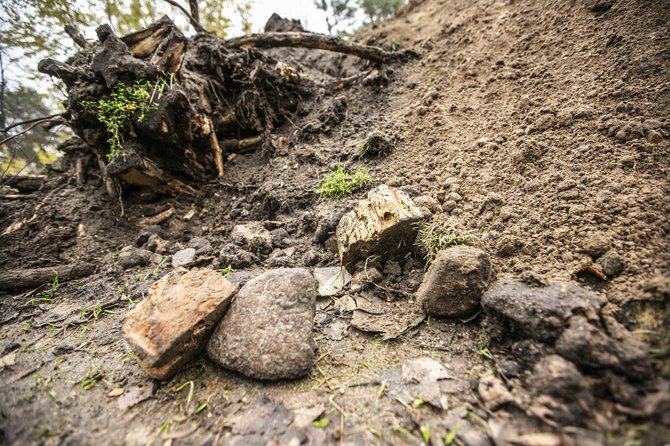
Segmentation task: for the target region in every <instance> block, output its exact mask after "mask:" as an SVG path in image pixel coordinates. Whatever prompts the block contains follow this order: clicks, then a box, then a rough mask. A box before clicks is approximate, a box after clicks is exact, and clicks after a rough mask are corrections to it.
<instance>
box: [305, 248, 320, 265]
mask: <svg viewBox="0 0 670 446" xmlns="http://www.w3.org/2000/svg"><path fill="white" fill-rule="evenodd" d="M320 261H321V255H320V254H319V253H318V252H317V251H314V250H313V249H310V250H309V251H307V252H306V253H305V255H303V256H302V263H303V264H304V265H305V266H314V265H316V264H317V263H319V262H320Z"/></svg>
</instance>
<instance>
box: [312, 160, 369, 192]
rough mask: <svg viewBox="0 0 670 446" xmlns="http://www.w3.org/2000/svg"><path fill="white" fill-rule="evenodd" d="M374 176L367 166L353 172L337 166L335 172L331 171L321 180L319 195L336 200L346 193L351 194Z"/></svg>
mask: <svg viewBox="0 0 670 446" xmlns="http://www.w3.org/2000/svg"><path fill="white" fill-rule="evenodd" d="M373 181H374V178H372V176H371V175H370V172H368V169H367V168H365V167H364V168H362V169H359V170H357V171H356V172H354V173H349V172H347V171H345V170H344V167H342V166H338V167H337V169H336V170H335V172H331V173H330V174H328V176H327V177H326V178H325V179H324V180H323V181H322V182H321V187H320V188H319V196H320V197H322V198H330V199H333V200H336V199H338V198H342V197H344V196H347V195H351V194H352V193H354V192H355V191H356V190H358V189H360V188H361V187H363V186H365V185H366V184H368V183H372V182H373Z"/></svg>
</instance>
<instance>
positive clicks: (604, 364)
mask: <svg viewBox="0 0 670 446" xmlns="http://www.w3.org/2000/svg"><path fill="white" fill-rule="evenodd" d="M603 320H604V321H605V325H606V326H605V329H601V328H600V327H599V326H598V324H597V323H595V324H594V323H591V322H589V321H588V320H587V319H586V318H585V317H583V316H573V317H572V318H571V319H570V322H569V325H568V327H567V328H566V329H565V331H563V334H562V335H561V337H560V338H558V341H556V350H557V351H558V352H559V353H560V354H561V356H563V357H565V358H567V359H569V360H571V361H573V362H575V363H577V364H580V365H583V366H585V367H589V368H606V369H612V370H615V371H616V372H619V373H622V374H624V375H626V376H628V377H629V378H631V379H638V380H639V379H644V378H647V377H649V376H650V375H651V364H650V362H649V353H648V352H649V346H647V345H646V344H645V343H644V342H641V341H639V340H637V339H636V338H635V337H634V336H633V334H632V333H630V332H629V331H628V330H626V329H625V328H624V327H623V326H622V325H621V324H619V323H618V322H617V321H616V320H614V319H613V318H611V317H609V316H604V317H603Z"/></svg>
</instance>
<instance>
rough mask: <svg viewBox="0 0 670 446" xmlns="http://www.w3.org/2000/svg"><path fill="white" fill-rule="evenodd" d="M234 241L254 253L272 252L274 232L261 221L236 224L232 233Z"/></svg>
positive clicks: (231, 236)
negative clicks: (271, 232)
mask: <svg viewBox="0 0 670 446" xmlns="http://www.w3.org/2000/svg"><path fill="white" fill-rule="evenodd" d="M230 238H231V240H232V241H233V242H235V243H236V244H238V245H240V246H241V247H242V248H244V249H245V250H248V251H251V252H253V253H254V254H270V253H271V252H272V234H270V231H268V230H267V229H265V227H264V226H263V224H262V223H260V222H251V223H247V224H245V225H236V226H235V227H234V228H233V230H232V232H231V233H230Z"/></svg>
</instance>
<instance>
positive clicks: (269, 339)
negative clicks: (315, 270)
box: [207, 268, 317, 380]
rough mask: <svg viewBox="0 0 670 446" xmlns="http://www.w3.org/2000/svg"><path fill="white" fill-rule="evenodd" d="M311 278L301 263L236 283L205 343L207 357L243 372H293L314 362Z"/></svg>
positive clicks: (279, 375)
mask: <svg viewBox="0 0 670 446" xmlns="http://www.w3.org/2000/svg"><path fill="white" fill-rule="evenodd" d="M316 290H317V282H316V280H315V279H314V277H313V276H312V274H311V273H310V272H309V270H307V269H304V268H294V269H290V268H282V269H276V270H271V271H267V272H265V273H263V274H261V275H260V276H258V277H256V278H254V279H252V280H250V281H249V282H247V283H246V285H244V286H243V287H242V289H241V290H240V291H239V294H238V295H237V298H236V299H235V302H233V304H232V306H231V308H230V311H228V313H226V316H225V317H224V318H223V320H221V322H220V323H219V325H218V326H217V328H216V330H215V331H214V334H213V335H212V337H211V339H210V341H209V343H208V345H207V353H208V354H209V357H210V358H211V359H212V360H213V361H214V362H216V363H218V364H220V365H221V366H223V367H225V368H227V369H230V370H234V371H237V372H239V373H242V374H243V375H246V376H249V377H252V378H258V379H267V380H276V379H285V378H298V377H300V376H304V375H306V374H307V373H309V370H310V368H311V367H312V365H313V363H314V352H315V348H316V346H315V343H314V338H313V336H312V325H313V322H314V315H315V313H316V295H317V291H316Z"/></svg>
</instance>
